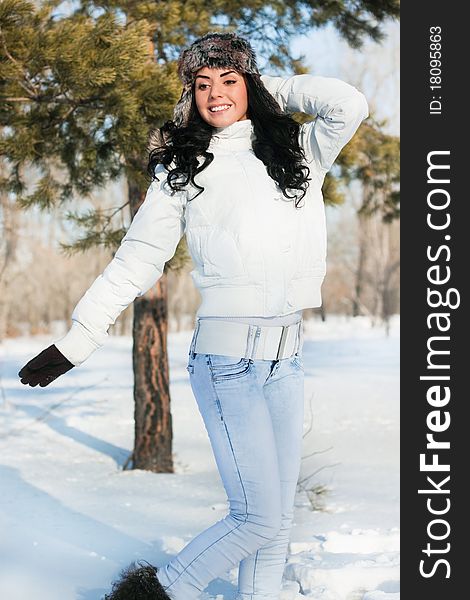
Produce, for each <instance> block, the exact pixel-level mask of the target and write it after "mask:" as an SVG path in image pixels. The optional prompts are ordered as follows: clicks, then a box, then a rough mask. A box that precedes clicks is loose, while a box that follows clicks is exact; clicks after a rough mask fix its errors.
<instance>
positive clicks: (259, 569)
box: [158, 326, 304, 600]
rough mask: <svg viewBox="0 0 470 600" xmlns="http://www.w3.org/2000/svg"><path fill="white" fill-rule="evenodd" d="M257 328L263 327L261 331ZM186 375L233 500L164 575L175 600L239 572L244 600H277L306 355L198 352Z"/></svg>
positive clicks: (239, 599) (188, 598)
mask: <svg viewBox="0 0 470 600" xmlns="http://www.w3.org/2000/svg"><path fill="white" fill-rule="evenodd" d="M253 327H255V326H253ZM196 333H197V329H196V330H195V332H194V334H193V340H192V343H191V348H190V351H189V360H188V366H187V370H188V372H189V375H190V382H191V387H192V390H193V393H194V396H195V398H196V401H197V403H198V407H199V410H200V412H201V415H202V418H203V420H204V424H205V427H206V430H207V433H208V435H209V439H210V443H211V446H212V450H213V452H214V456H215V460H216V463H217V467H218V470H219V473H220V475H221V478H222V482H223V485H224V488H225V491H226V493H227V498H228V501H229V513H228V514H227V515H226V516H225V517H224V518H223V519H221V520H220V521H218V522H217V523H215V524H214V525H212V526H211V527H209V528H208V529H206V530H205V531H203V532H202V533H200V534H199V535H197V536H196V537H195V538H193V539H192V540H191V541H190V542H189V543H188V544H187V545H186V546H185V547H184V548H183V549H182V550H181V551H180V552H179V553H178V554H177V555H176V556H175V557H174V558H173V559H172V560H171V561H170V562H169V563H168V564H166V565H164V566H162V567H161V568H159V570H158V577H159V580H160V582H161V584H162V585H163V587H164V588H165V589H166V592H167V594H168V595H169V596H170V598H172V599H173V600H193V599H196V598H198V597H199V595H200V593H201V591H202V590H203V589H204V588H205V587H206V586H207V585H208V584H209V582H210V581H211V580H213V579H215V578H216V577H218V576H220V575H223V574H224V573H225V572H226V571H227V570H229V569H230V568H232V567H235V566H237V565H238V564H239V572H238V595H237V600H256V599H259V600H261V599H263V600H276V599H278V598H279V594H280V590H281V581H282V575H283V571H284V566H285V562H286V555H287V548H288V542H289V534H290V529H291V525H292V517H293V509H294V497H295V491H296V486H297V480H298V476H299V470H300V459H301V446H302V433H303V417H304V371H303V362H302V347H301V345H300V346H299V349H298V351H297V352H296V354H294V355H293V356H291V357H288V358H284V359H281V360H253V359H251V358H238V357H233V356H224V355H220V354H201V353H194V352H193V348H194V342H195V334H196Z"/></svg>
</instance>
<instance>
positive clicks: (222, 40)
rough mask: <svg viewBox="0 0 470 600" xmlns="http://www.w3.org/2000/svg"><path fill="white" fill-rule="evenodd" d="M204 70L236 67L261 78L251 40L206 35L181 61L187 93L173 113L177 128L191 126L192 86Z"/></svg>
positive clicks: (215, 33) (180, 73)
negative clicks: (189, 121) (199, 72)
mask: <svg viewBox="0 0 470 600" xmlns="http://www.w3.org/2000/svg"><path fill="white" fill-rule="evenodd" d="M202 67H216V68H222V67H232V68H234V69H235V70H237V71H239V72H241V73H252V74H256V75H258V76H259V70H258V66H257V64H256V55H255V53H254V50H253V48H252V47H251V45H250V43H249V42H248V41H247V40H245V39H243V38H241V37H239V36H238V35H237V34H236V33H218V32H209V33H206V34H205V35H204V36H202V37H201V38H199V39H197V40H195V41H194V42H193V43H192V44H191V46H189V48H186V50H183V51H182V53H181V54H180V57H179V59H178V76H179V78H180V79H181V81H182V82H183V92H182V94H181V98H180V99H179V100H178V102H177V104H176V106H175V109H174V112H173V121H174V122H175V124H176V125H177V126H182V125H186V124H187V122H188V117H189V111H190V109H191V102H192V95H193V94H192V85H193V83H194V78H195V76H196V72H197V71H198V70H199V69H201V68H202Z"/></svg>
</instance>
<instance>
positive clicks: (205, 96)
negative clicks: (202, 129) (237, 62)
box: [194, 67, 248, 127]
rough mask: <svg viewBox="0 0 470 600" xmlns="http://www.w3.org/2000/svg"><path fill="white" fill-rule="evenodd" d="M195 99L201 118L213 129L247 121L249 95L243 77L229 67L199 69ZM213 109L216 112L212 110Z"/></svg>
mask: <svg viewBox="0 0 470 600" xmlns="http://www.w3.org/2000/svg"><path fill="white" fill-rule="evenodd" d="M194 90H195V100H196V106H197V109H198V111H199V114H200V115H201V117H202V118H203V119H204V121H206V123H209V125H212V126H213V127H227V126H228V125H231V124H232V123H235V121H242V120H243V119H247V118H248V117H247V110H248V93H247V89H246V83H245V79H244V77H243V75H241V74H240V73H238V72H237V71H235V70H234V69H231V68H230V67H224V68H215V67H202V68H201V69H199V71H197V73H196V78H195V88H194ZM215 107H219V108H218V109H216V110H215V111H214V110H211V109H213V108H215Z"/></svg>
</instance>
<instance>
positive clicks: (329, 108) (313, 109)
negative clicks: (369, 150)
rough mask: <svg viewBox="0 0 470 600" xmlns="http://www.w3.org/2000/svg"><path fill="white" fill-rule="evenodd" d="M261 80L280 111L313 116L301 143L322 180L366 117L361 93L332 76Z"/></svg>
mask: <svg viewBox="0 0 470 600" xmlns="http://www.w3.org/2000/svg"><path fill="white" fill-rule="evenodd" d="M261 81H262V82H263V83H264V85H265V87H266V88H267V90H268V91H269V92H270V93H271V94H272V96H274V98H275V99H276V100H277V102H278V104H279V105H280V107H281V109H282V110H283V111H287V112H303V113H306V114H308V115H312V116H314V117H316V118H315V120H314V121H312V122H309V123H304V124H303V125H302V127H301V134H300V135H301V138H300V142H301V144H302V146H303V148H304V149H305V151H306V153H307V157H308V158H310V160H313V161H314V162H315V164H316V165H317V167H318V169H319V171H320V175H321V178H323V177H324V176H325V174H326V173H327V172H328V171H329V170H330V169H331V167H332V165H333V163H334V161H335V160H336V158H337V156H338V154H339V153H340V152H341V149H342V148H343V147H344V146H345V145H346V144H347V143H348V142H349V141H350V139H351V138H352V137H353V135H354V134H355V133H356V131H357V129H358V127H359V125H360V124H361V122H362V121H363V120H364V119H365V118H367V117H368V116H369V107H368V104H367V100H366V98H365V96H364V94H362V93H361V92H359V91H358V90H357V89H356V88H355V87H353V86H352V85H350V84H349V83H346V82H344V81H342V80H341V79H336V78H334V77H322V76H318V75H309V74H302V75H293V76H292V77H288V78H284V77H273V76H270V75H262V76H261Z"/></svg>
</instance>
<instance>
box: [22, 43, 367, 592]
mask: <svg viewBox="0 0 470 600" xmlns="http://www.w3.org/2000/svg"><path fill="white" fill-rule="evenodd" d="M178 67H179V71H178V72H179V76H180V78H181V80H182V82H183V84H184V89H183V93H182V95H181V98H180V100H179V102H178V103H177V105H176V107H175V111H174V118H173V120H172V121H168V122H167V123H165V125H164V126H163V127H162V128H160V129H159V130H158V131H157V132H156V136H155V137H154V142H153V143H154V148H153V150H152V151H151V154H150V163H149V170H150V173H151V175H152V176H153V177H154V180H153V182H152V184H151V185H150V187H149V190H148V193H147V196H146V199H145V201H144V203H143V204H142V206H141V207H140V209H139V211H138V212H137V214H136V215H135V217H134V219H133V221H132V223H131V226H130V228H129V230H128V232H127V234H126V235H125V237H124V238H123V240H122V242H121V245H120V247H119V249H118V251H117V252H116V255H115V257H114V258H113V260H112V261H111V262H110V264H109V265H108V266H107V267H106V269H105V270H104V272H103V273H102V274H101V275H100V276H99V277H98V278H97V279H96V280H95V282H94V283H93V285H92V286H91V287H90V289H89V290H88V291H87V292H86V293H85V295H84V296H83V297H82V299H81V300H80V301H79V302H78V304H77V306H76V307H75V309H74V311H73V314H72V320H73V325H72V328H71V329H70V331H69V332H68V333H67V334H66V335H65V337H63V338H62V339H60V340H58V341H56V342H55V344H53V345H52V346H50V347H49V348H47V349H46V350H44V351H43V352H42V353H41V354H39V355H38V356H37V357H35V358H34V359H33V360H32V361H30V362H29V363H28V364H27V365H26V366H25V367H24V368H23V369H22V370H21V371H20V373H19V374H20V377H21V380H22V382H23V383H25V384H29V385H32V386H34V385H38V384H39V385H40V386H45V385H48V384H49V383H50V382H51V381H53V380H54V379H55V378H56V377H58V376H59V375H61V374H62V373H64V372H66V371H67V370H69V369H71V368H72V367H74V366H78V365H80V364H81V363H82V362H83V361H84V360H86V359H87V358H88V357H89V356H90V355H91V353H92V352H93V351H94V350H96V349H97V348H98V347H100V346H102V345H103V344H104V343H105V340H106V338H107V330H108V328H109V325H110V324H111V323H114V322H115V320H116V319H117V317H118V315H119V314H120V313H121V312H122V311H123V310H124V309H125V308H126V307H127V306H128V305H129V304H130V303H131V302H132V301H133V300H134V299H135V298H136V297H137V296H141V295H143V294H144V293H145V292H146V291H147V290H148V289H149V288H150V287H151V286H153V285H154V284H155V282H156V281H157V280H158V278H159V277H160V276H161V275H162V272H163V267H164V265H165V263H166V262H167V261H168V260H169V259H170V258H171V257H172V256H173V254H174V252H175V249H176V246H177V244H178V242H179V240H180V239H181V237H182V236H183V235H184V234H185V235H186V239H187V243H188V248H189V251H190V253H191V256H192V259H193V261H194V264H195V269H194V270H193V271H192V273H191V274H192V277H193V279H194V282H195V284H196V286H197V288H198V289H199V291H200V294H201V298H202V302H201V305H200V307H199V309H198V312H197V315H196V316H197V321H196V327H195V330H194V333H193V337H192V341H191V346H190V348H189V357H188V366H187V370H188V372H189V375H190V382H191V387H192V390H193V392H194V396H195V398H196V401H197V403H198V406H199V410H200V412H201V415H202V417H203V420H204V423H205V426H206V429H207V433H208V436H209V438H210V442H211V445H212V448H213V451H214V455H215V459H216V463H217V466H218V469H219V471H220V475H221V478H222V481H223V484H224V487H225V490H226V493H227V497H228V501H229V506H230V510H229V513H228V514H227V515H226V516H225V517H224V518H223V519H221V520H220V521H218V522H217V523H215V524H214V525H212V526H211V527H209V528H208V529H207V530H205V531H203V532H202V533H200V534H199V535H198V536H196V537H195V538H194V539H193V540H191V542H190V543H189V544H187V546H186V547H185V548H183V550H181V552H179V553H178V554H177V556H175V557H174V558H173V559H172V560H171V561H170V562H169V563H168V564H165V565H162V566H160V567H159V568H158V574H157V568H156V567H153V566H152V565H150V564H147V565H145V564H142V563H140V564H139V565H138V566H137V565H135V564H133V565H131V566H130V567H129V568H128V569H127V570H125V571H124V572H123V573H122V574H121V577H120V579H119V580H118V581H116V582H115V583H114V585H113V591H112V593H111V595H110V596H108V598H109V599H110V600H123V599H126V600H131V599H133V598H137V597H138V598H148V599H150V598H152V599H154V600H155V599H168V598H171V599H173V600H193V599H194V600H195V599H196V598H198V597H199V595H200V593H201V591H202V590H203V589H204V588H205V587H206V586H207V585H208V583H209V582H210V581H211V580H212V579H214V578H216V577H217V576H219V575H221V574H223V573H225V572H226V571H227V570H228V569H230V568H231V567H234V566H237V565H239V577H238V596H237V598H238V600H262V599H263V600H275V599H276V598H279V593H280V589H281V580H282V575H283V570H284V564H285V560H286V553H287V547H288V541H289V533H290V528H291V524H292V517H293V506H294V496H295V490H296V484H297V479H298V475H299V470H300V459H301V444H302V425H303V407H304V371H303V362H302V341H303V340H302V325H303V323H302V309H304V308H308V307H317V306H320V304H321V296H320V287H321V284H322V281H323V278H324V275H325V258H326V230H325V229H326V228H325V214H324V206H323V199H322V193H321V187H322V183H323V180H324V177H325V174H326V173H327V172H328V170H329V169H330V168H331V166H332V164H333V162H334V160H335V159H336V157H337V156H338V154H339V152H340V151H341V149H342V148H343V146H344V145H345V144H346V143H347V142H348V141H349V140H350V139H351V138H352V136H353V135H354V133H355V131H356V130H357V128H358V127H359V125H360V123H361V121H362V120H363V119H365V118H366V117H367V116H368V107H367V102H366V100H365V98H364V96H363V94H361V93H360V92H359V91H357V90H356V89H355V88H354V87H352V86H351V85H348V84H347V83H344V82H343V81H340V80H338V79H334V78H327V77H319V76H313V75H307V74H305V75H294V76H292V77H288V78H282V77H270V76H267V75H263V76H260V74H259V71H258V68H257V65H256V57H255V54H254V52H253V50H252V48H251V46H250V44H249V43H248V42H247V41H246V40H244V39H243V38H240V37H238V36H237V35H236V34H233V33H225V34H220V33H208V34H207V35H205V36H203V37H202V38H200V39H198V40H196V41H195V42H194V43H193V44H192V45H191V46H190V47H189V48H187V49H186V50H184V51H183V53H182V54H181V56H180V58H179V63H178ZM292 112H304V113H307V114H309V115H312V116H315V117H316V119H315V120H313V121H311V122H308V123H305V124H303V125H299V124H298V123H297V122H296V121H295V120H294V119H293V118H292V117H291V116H290V113H292Z"/></svg>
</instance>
